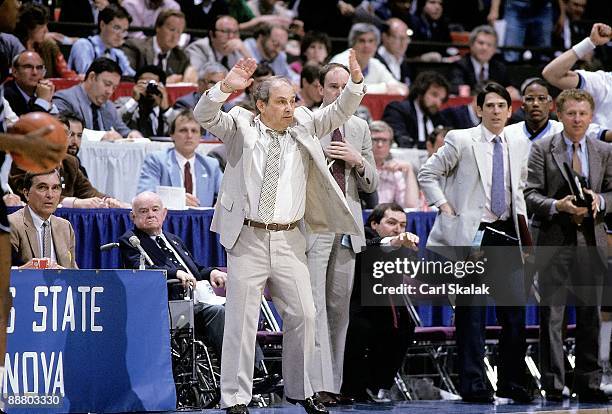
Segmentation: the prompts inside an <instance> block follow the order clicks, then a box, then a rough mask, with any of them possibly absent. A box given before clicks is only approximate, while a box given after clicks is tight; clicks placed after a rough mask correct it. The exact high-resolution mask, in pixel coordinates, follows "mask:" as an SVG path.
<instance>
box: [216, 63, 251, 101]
mask: <svg viewBox="0 0 612 414" xmlns="http://www.w3.org/2000/svg"><path fill="white" fill-rule="evenodd" d="M255 69H257V62H256V61H255V59H253V58H242V59H240V60H239V61H238V62H237V63H236V64H235V65H234V67H233V68H232V69H231V70H230V71H229V73H228V74H227V75H226V76H225V79H223V80H222V81H221V91H223V92H225V93H232V92H234V91H237V90H242V89H245V88H247V87H248V86H249V85H251V83H253V78H251V76H252V75H253V73H254V72H255Z"/></svg>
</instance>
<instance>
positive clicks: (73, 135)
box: [58, 112, 88, 177]
mask: <svg viewBox="0 0 612 414" xmlns="http://www.w3.org/2000/svg"><path fill="white" fill-rule="evenodd" d="M58 119H59V121H60V122H61V123H63V124H64V125H66V126H67V127H68V133H67V135H68V150H67V151H66V152H67V153H68V154H70V155H72V156H73V157H75V158H76V159H77V161H78V162H79V170H81V172H82V173H83V175H84V176H85V177H88V175H87V170H86V169H85V167H83V164H81V160H80V159H79V157H78V154H79V150H80V149H81V140H82V139H83V120H82V119H81V118H79V117H78V115H76V114H73V113H72V112H63V113H62V114H61V115H60V116H59V118H58Z"/></svg>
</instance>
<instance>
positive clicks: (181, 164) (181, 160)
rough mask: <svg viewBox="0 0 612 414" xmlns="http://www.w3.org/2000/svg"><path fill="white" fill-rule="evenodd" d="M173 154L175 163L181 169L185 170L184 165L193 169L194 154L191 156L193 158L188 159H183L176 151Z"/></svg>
mask: <svg viewBox="0 0 612 414" xmlns="http://www.w3.org/2000/svg"><path fill="white" fill-rule="evenodd" d="M174 154H175V155H176V161H177V162H178V163H179V165H180V166H181V169H182V168H185V164H186V163H189V164H190V165H191V166H192V167H193V162H194V160H195V154H194V155H193V157H191V158H189V159H187V158H185V157H183V156H182V155H181V154H180V153H179V152H178V151H177V150H174Z"/></svg>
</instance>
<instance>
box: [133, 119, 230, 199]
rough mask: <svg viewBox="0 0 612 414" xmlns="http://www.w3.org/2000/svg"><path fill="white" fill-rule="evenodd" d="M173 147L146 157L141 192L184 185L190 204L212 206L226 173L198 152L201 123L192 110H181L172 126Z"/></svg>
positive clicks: (139, 185) (140, 185) (213, 161)
mask: <svg viewBox="0 0 612 414" xmlns="http://www.w3.org/2000/svg"><path fill="white" fill-rule="evenodd" d="M170 136H171V137H172V140H173V141H174V148H170V149H167V150H162V151H157V152H153V153H151V154H149V155H147V157H146V158H145V160H144V164H143V165H142V169H141V170H140V179H139V181H138V193H141V192H143V191H153V192H154V191H155V190H156V187H157V186H158V185H164V186H172V187H185V197H186V200H185V203H186V204H187V206H189V207H212V206H213V205H214V202H215V200H216V198H217V194H218V193H219V187H220V186H221V179H222V178H223V173H221V169H220V168H219V162H218V161H217V160H216V159H214V158H212V157H208V156H203V155H200V154H196V149H197V148H198V145H199V144H200V137H201V133H200V125H199V124H198V122H197V121H196V120H195V118H194V117H193V113H192V112H191V110H189V109H186V110H184V111H182V112H180V113H179V114H178V115H177V116H176V118H175V119H174V121H173V122H172V124H171V125H170Z"/></svg>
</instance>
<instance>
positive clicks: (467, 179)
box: [418, 83, 532, 403]
mask: <svg viewBox="0 0 612 414" xmlns="http://www.w3.org/2000/svg"><path fill="white" fill-rule="evenodd" d="M476 99H477V112H478V116H480V117H481V118H482V124H481V125H479V126H477V127H474V128H469V129H459V130H452V131H450V132H449V133H448V134H447V135H446V137H445V140H444V145H443V146H442V147H440V149H438V151H437V152H436V153H435V154H433V155H432V156H431V157H430V158H429V159H428V160H427V162H426V163H425V165H423V167H422V168H421V171H420V172H419V175H418V180H419V183H420V184H421V188H422V190H423V192H424V193H425V197H426V198H427V201H428V202H429V204H431V205H435V206H436V207H438V208H439V209H440V214H439V215H438V217H437V218H436V221H435V223H434V226H433V228H432V230H431V232H430V234H429V239H428V241H427V246H428V247H432V246H446V247H448V248H453V247H459V246H464V247H465V246H467V247H470V246H472V245H473V244H474V242H475V241H476V236H477V234H485V233H480V232H481V231H482V232H485V231H486V232H488V233H489V235H490V234H495V232H504V233H505V234H507V235H508V236H509V237H508V239H507V240H512V238H513V239H514V240H516V242H514V243H511V242H506V240H503V241H502V240H496V239H494V238H493V239H492V238H491V237H488V239H489V240H491V242H490V243H489V242H488V243H484V240H485V239H483V246H485V245H488V246H491V245H494V246H508V247H509V248H508V249H506V250H504V252H503V253H505V254H501V255H499V253H500V252H499V250H497V253H498V256H502V257H498V256H493V257H492V258H489V257H487V259H489V260H488V262H487V265H486V268H487V270H488V272H487V273H486V279H484V280H485V281H486V282H489V281H491V282H495V281H496V280H500V279H502V280H503V282H502V283H503V286H501V287H502V288H503V291H504V294H505V295H506V296H505V298H506V300H508V301H510V300H512V302H513V303H516V304H517V305H518V304H519V303H520V301H524V297H525V293H524V273H523V269H522V257H521V252H520V251H519V250H518V248H519V247H521V246H522V245H523V244H530V237H529V235H528V232H527V224H526V214H527V213H526V208H525V199H524V197H523V189H524V186H525V180H526V178H527V156H528V154H529V141H528V140H527V139H526V138H523V137H521V138H517V139H510V137H508V136H505V134H504V126H505V125H506V122H507V120H508V119H509V118H510V116H511V114H512V109H511V103H512V101H511V98H510V95H509V94H508V92H507V91H506V89H505V88H503V87H502V86H501V85H499V84H497V83H489V84H487V85H486V86H485V88H484V90H483V91H482V92H481V93H479V94H478V96H477V98H476ZM487 228H490V229H493V231H491V230H487ZM479 244H480V243H479ZM457 250H459V249H457ZM489 250H491V249H489ZM460 259H465V258H460ZM491 259H495V260H494V261H492V260H491ZM502 269H504V270H505V271H503V272H502V271H501V270H502ZM500 274H501V275H502V277H500ZM495 287H497V286H492V290H494V289H495ZM494 291H495V290H494ZM496 299H497V297H496ZM481 300H482V297H476V295H465V296H461V295H458V296H457V304H458V305H459V304H461V305H465V306H457V308H456V309H455V325H456V326H457V348H458V349H457V352H458V354H459V392H460V393H461V396H462V397H463V400H464V401H467V402H478V403H491V402H493V396H492V395H491V393H490V391H489V390H488V387H487V383H486V376H485V369H484V362H483V357H484V333H485V332H484V331H485V324H486V306H482V301H481ZM514 301H516V302H514ZM498 304H499V302H498ZM496 311H497V318H498V320H499V322H500V324H501V325H502V332H503V333H502V335H501V337H500V344H499V353H500V358H499V381H498V389H497V395H498V396H500V397H508V398H512V399H514V400H515V401H517V402H527V401H531V399H532V398H531V396H530V395H529V394H528V393H527V392H526V391H525V389H524V388H522V386H521V384H523V383H524V381H525V379H524V378H523V376H524V373H525V365H524V356H525V353H524V351H525V326H524V323H525V309H524V307H523V306H498V307H497V308H496Z"/></svg>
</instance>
